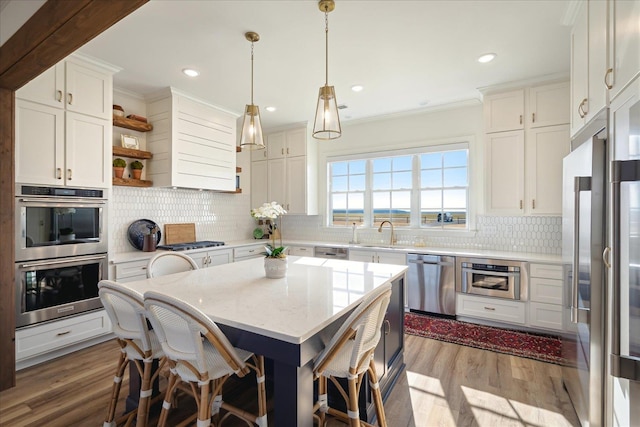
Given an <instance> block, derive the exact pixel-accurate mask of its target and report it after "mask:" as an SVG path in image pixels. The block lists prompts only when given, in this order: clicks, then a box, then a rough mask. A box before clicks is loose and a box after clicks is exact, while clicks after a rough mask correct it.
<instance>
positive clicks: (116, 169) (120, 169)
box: [113, 157, 127, 178]
mask: <svg viewBox="0 0 640 427" xmlns="http://www.w3.org/2000/svg"><path fill="white" fill-rule="evenodd" d="M126 166H127V162H125V161H124V159H121V158H120V157H118V158H117V159H113V175H114V176H115V177H116V178H122V175H124V168H125V167H126Z"/></svg>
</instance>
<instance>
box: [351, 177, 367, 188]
mask: <svg viewBox="0 0 640 427" xmlns="http://www.w3.org/2000/svg"><path fill="white" fill-rule="evenodd" d="M364 190H365V176H364V175H352V176H350V177H349V191H364Z"/></svg>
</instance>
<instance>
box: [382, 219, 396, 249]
mask: <svg viewBox="0 0 640 427" xmlns="http://www.w3.org/2000/svg"><path fill="white" fill-rule="evenodd" d="M385 222H387V223H389V226H391V236H389V246H393V245H395V244H396V242H397V241H396V235H395V233H394V232H393V223H392V222H391V221H382V222H381V223H380V227H378V233H382V226H383V225H384V223H385Z"/></svg>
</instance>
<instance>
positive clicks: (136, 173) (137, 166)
mask: <svg viewBox="0 0 640 427" xmlns="http://www.w3.org/2000/svg"><path fill="white" fill-rule="evenodd" d="M129 166H130V167H131V174H132V175H133V179H140V176H141V175H142V169H143V168H144V165H143V164H142V162H140V161H138V160H136V161H135V162H131V164H130V165H129Z"/></svg>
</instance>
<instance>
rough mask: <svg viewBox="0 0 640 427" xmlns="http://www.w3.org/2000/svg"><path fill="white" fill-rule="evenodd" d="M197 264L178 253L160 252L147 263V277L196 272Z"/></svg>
mask: <svg viewBox="0 0 640 427" xmlns="http://www.w3.org/2000/svg"><path fill="white" fill-rule="evenodd" d="M197 269H198V264H196V262H195V261H194V260H193V259H192V258H191V257H189V256H187V255H185V254H181V253H178V252H160V253H158V254H156V255H154V256H153V257H152V258H151V259H150V260H149V262H148V263H147V277H149V278H151V277H157V276H164V275H166V274H173V273H180V272H182V271H189V270H197Z"/></svg>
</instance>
